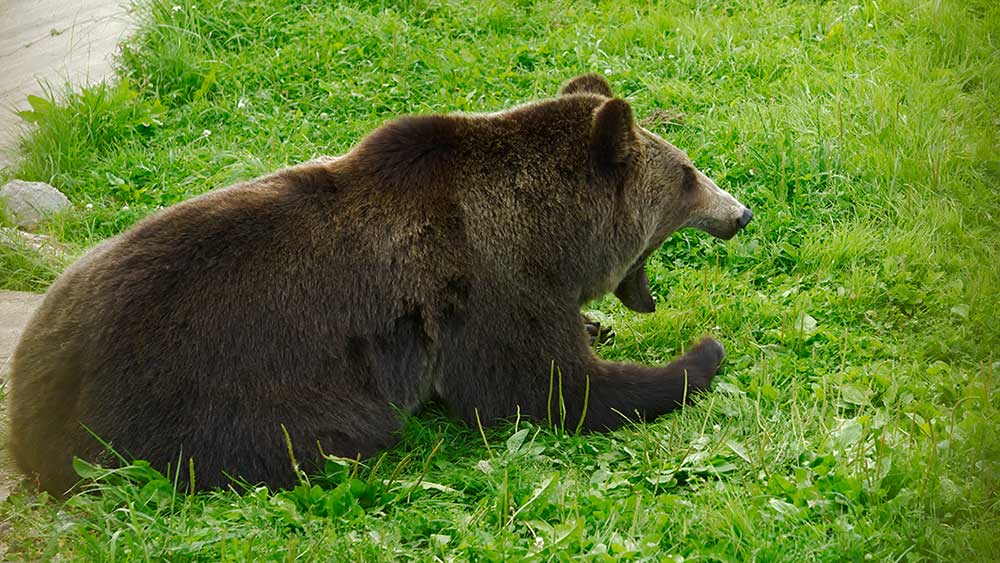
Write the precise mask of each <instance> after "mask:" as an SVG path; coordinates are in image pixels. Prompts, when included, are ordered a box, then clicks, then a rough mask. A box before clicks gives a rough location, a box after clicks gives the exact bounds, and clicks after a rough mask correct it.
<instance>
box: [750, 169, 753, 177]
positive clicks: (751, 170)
mask: <svg viewBox="0 0 1000 563" xmlns="http://www.w3.org/2000/svg"><path fill="white" fill-rule="evenodd" d="M750 175H751V176H753V168H751V169H750Z"/></svg>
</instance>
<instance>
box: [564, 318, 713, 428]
mask: <svg viewBox="0 0 1000 563" xmlns="http://www.w3.org/2000/svg"><path fill="white" fill-rule="evenodd" d="M724 357H725V350H724V348H723V347H722V344H721V343H720V342H719V341H718V340H715V339H714V338H704V339H702V340H701V342H699V343H698V344H697V345H695V346H694V348H691V349H690V350H689V351H688V352H687V353H686V354H684V355H683V356H681V357H680V358H677V359H676V360H674V361H673V362H671V363H670V364H667V365H666V366H662V367H645V366H639V365H635V364H627V363H619V362H608V361H604V360H599V359H596V358H595V359H593V361H592V362H590V369H588V370H587V374H584V376H583V377H582V379H583V381H582V382H581V377H580V376H579V374H574V376H575V377H573V378H571V381H570V383H569V385H568V386H567V390H568V393H566V396H565V399H564V400H565V402H566V403H567V404H566V410H567V412H568V413H573V414H574V415H575V416H576V418H567V420H568V422H567V424H568V423H569V422H573V424H576V422H577V421H578V420H579V416H581V414H582V416H583V420H584V421H583V428H587V429H591V430H604V429H612V428H616V427H618V426H621V425H622V424H623V423H625V422H626V417H627V418H634V417H635V416H638V417H639V418H641V419H644V420H652V419H654V418H656V417H657V416H659V415H661V414H664V413H666V412H669V411H671V410H674V409H675V408H677V407H679V406H681V405H683V404H684V403H686V402H690V401H691V400H692V399H693V398H694V397H695V396H696V395H698V394H700V393H702V392H704V391H706V390H707V389H708V388H709V386H710V384H711V382H712V378H713V377H714V376H715V373H716V372H717V371H718V369H719V365H720V364H721V363H722V360H723V358H724ZM590 374H593V375H590ZM588 379H589V390H588V381H587V380H588ZM564 385H565V384H564ZM581 386H582V387H583V389H582V390H581ZM584 404H586V412H584V411H583V405H584ZM567 416H569V414H568V415H567Z"/></svg>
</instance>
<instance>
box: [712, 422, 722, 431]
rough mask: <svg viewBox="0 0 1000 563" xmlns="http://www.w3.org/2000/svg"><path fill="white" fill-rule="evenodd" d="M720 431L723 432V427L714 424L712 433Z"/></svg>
mask: <svg viewBox="0 0 1000 563" xmlns="http://www.w3.org/2000/svg"><path fill="white" fill-rule="evenodd" d="M720 430H722V427H721V426H719V425H718V424H713V425H712V432H718V431H720Z"/></svg>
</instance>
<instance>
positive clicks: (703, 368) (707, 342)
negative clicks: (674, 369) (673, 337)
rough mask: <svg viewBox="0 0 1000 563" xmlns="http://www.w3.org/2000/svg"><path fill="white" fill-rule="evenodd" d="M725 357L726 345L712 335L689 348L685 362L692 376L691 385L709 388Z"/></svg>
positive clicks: (698, 388) (699, 388) (696, 387)
mask: <svg viewBox="0 0 1000 563" xmlns="http://www.w3.org/2000/svg"><path fill="white" fill-rule="evenodd" d="M725 357H726V349H725V347H724V346H723V345H722V343H721V342H719V341H718V340H716V339H714V338H712V337H710V336H706V337H705V338H702V339H701V341H700V342H698V343H697V344H695V345H694V347H693V348H691V349H690V350H688V352H687V353H686V354H684V364H685V369H686V370H687V372H688V376H689V377H690V382H691V387H692V388H693V389H696V390H705V389H708V387H709V385H711V383H712V379H713V378H714V377H715V374H716V372H718V371H719V366H720V365H721V364H722V360H724V359H725Z"/></svg>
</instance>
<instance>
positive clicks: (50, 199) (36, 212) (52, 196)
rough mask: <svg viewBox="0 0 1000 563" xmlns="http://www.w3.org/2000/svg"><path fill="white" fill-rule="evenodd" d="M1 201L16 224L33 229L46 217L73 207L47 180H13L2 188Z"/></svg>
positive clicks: (0, 189)
mask: <svg viewBox="0 0 1000 563" xmlns="http://www.w3.org/2000/svg"><path fill="white" fill-rule="evenodd" d="M0 202H2V203H3V204H4V206H5V207H6V208H7V214H8V215H9V216H10V217H11V219H12V220H13V222H14V224H15V225H17V226H18V227H20V228H23V229H31V228H34V227H35V226H37V225H38V223H40V222H41V221H42V220H43V219H44V218H46V217H48V216H49V215H52V214H54V213H58V212H59V211H62V210H63V209H67V208H69V207H72V204H71V203H70V202H69V200H68V199H66V196H65V195H63V193H62V192H60V191H59V190H57V189H55V188H53V187H52V186H50V185H48V184H46V183H45V182H25V181H24V180H11V181H10V182H7V184H5V185H4V187H3V188H0Z"/></svg>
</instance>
